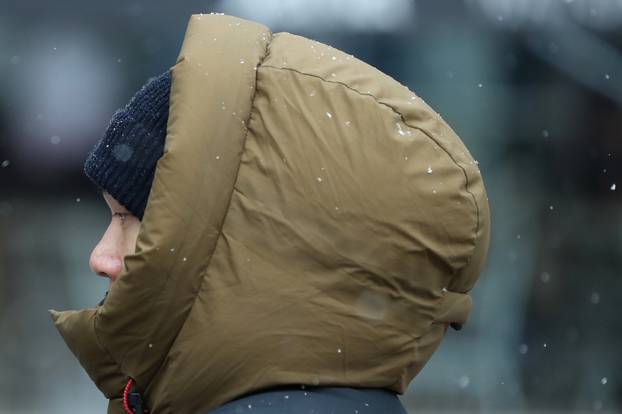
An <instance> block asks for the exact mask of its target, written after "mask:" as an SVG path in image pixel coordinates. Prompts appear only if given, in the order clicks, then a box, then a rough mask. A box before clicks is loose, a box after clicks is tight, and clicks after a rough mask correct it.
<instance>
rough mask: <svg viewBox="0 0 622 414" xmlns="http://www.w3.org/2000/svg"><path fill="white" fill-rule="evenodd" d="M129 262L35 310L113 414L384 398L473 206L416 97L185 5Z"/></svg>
mask: <svg viewBox="0 0 622 414" xmlns="http://www.w3.org/2000/svg"><path fill="white" fill-rule="evenodd" d="M171 73H172V85H171V94H170V108H169V109H170V114H169V121H168V128H167V137H166V145H165V150H164V155H163V156H162V158H160V160H159V161H158V164H157V168H156V172H155V178H154V181H153V186H152V188H151V193H150V195H149V201H148V204H147V207H146V210H145V214H144V218H143V221H142V223H141V228H140V233H139V236H138V241H137V245H136V251H135V253H134V254H132V255H129V256H126V258H125V269H124V271H123V273H122V275H121V276H120V277H119V278H118V280H117V281H116V283H115V284H114V285H113V286H112V288H111V290H110V292H109V294H108V297H107V299H106V300H105V302H104V303H103V304H102V305H101V306H97V307H95V308H92V309H84V310H73V311H64V312H55V311H52V314H53V319H54V322H55V324H56V326H57V328H58V330H59V331H60V333H61V334H62V336H63V338H64V339H65V341H66V342H67V344H68V346H69V348H70V349H71V350H72V352H73V353H74V354H75V355H76V357H77V358H78V359H79V361H80V363H81V364H82V365H83V366H84V368H85V369H86V371H87V372H88V374H89V376H90V377H91V378H92V379H93V381H94V382H95V384H96V385H97V387H99V389H100V390H101V391H102V392H103V393H104V394H105V396H106V397H107V398H109V399H110V405H109V409H108V412H109V413H121V412H123V411H122V407H121V401H120V397H121V394H122V391H123V387H124V385H125V383H126V381H127V379H128V378H129V377H131V378H134V379H135V381H136V384H137V386H138V389H139V390H140V391H141V392H142V394H143V396H144V398H145V400H146V405H147V407H148V408H149V409H150V410H151V412H152V413H154V414H159V413H175V414H179V413H194V412H197V411H200V410H206V411H207V410H209V409H212V408H214V407H217V406H219V405H221V404H223V403H225V402H227V401H230V400H232V399H234V398H236V397H239V396H241V395H244V394H246V393H249V392H252V391H255V390H259V389H262V388H266V387H272V386H276V385H285V384H304V385H307V386H310V387H311V386H322V385H331V386H340V385H342V386H351V387H378V388H386V389H390V390H394V391H395V392H399V393H403V392H404V391H405V389H406V387H407V386H408V384H409V382H410V381H411V380H412V378H413V377H414V376H415V375H416V374H417V373H418V372H419V371H420V370H421V368H422V367H423V366H424V364H425V363H426V362H427V361H428V360H429V358H430V356H431V355H432V353H433V352H434V350H435V349H436V348H437V346H438V344H439V343H440V341H441V339H442V337H443V336H444V334H445V331H446V326H447V324H449V323H457V324H462V323H464V322H465V321H466V320H467V317H468V313H469V310H470V308H471V300H470V297H469V295H468V291H469V290H470V289H471V288H472V287H473V285H474V283H475V281H476V280H477V278H478V276H479V274H480V272H481V269H482V266H483V264H484V260H485V256H486V251H487V249H488V244H489V232H490V228H489V227H490V215H489V210H488V202H487V197H486V193H485V190H484V185H483V182H482V177H481V174H480V171H479V169H478V167H477V165H476V163H475V162H474V160H473V158H472V157H471V155H470V154H469V152H468V150H467V149H466V148H465V146H464V145H463V143H462V142H461V140H460V139H459V138H458V136H457V135H456V134H455V133H454V131H453V130H452V129H451V128H450V127H449V126H448V125H447V123H446V122H444V121H443V119H442V118H441V117H440V116H439V115H438V114H437V113H436V112H435V111H434V110H433V109H431V108H430V107H429V106H428V105H426V103H425V102H424V101H423V100H422V99H421V98H419V97H418V96H416V94H414V93H413V92H411V91H409V90H408V89H407V88H406V87H404V86H403V85H401V84H399V83H398V82H397V81H395V80H394V79H392V78H390V77H389V76H387V75H385V74H383V73H382V72H380V71H378V70H377V69H375V68H373V67H371V66H370V65H368V64H366V63H364V62H362V61H360V60H358V59H356V58H354V57H352V56H351V55H348V54H346V53H344V52H342V51H339V50H337V49H334V48H332V47H330V46H327V45H325V44H322V43H319V42H316V41H312V40H309V39H306V38H303V37H300V36H296V35H293V34H289V33H276V34H273V33H271V31H270V30H269V29H268V28H267V27H265V26H263V25H261V24H258V23H255V22H250V21H246V20H242V19H239V18H235V17H231V16H225V15H193V16H192V17H191V19H190V21H189V24H188V28H187V31H186V34H185V38H184V41H183V46H182V48H181V51H180V53H179V57H178V59H177V63H176V64H175V65H174V66H173V67H172V68H171Z"/></svg>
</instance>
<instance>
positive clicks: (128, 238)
mask: <svg viewBox="0 0 622 414" xmlns="http://www.w3.org/2000/svg"><path fill="white" fill-rule="evenodd" d="M139 231H140V221H137V222H135V223H134V222H132V223H130V224H129V225H128V226H127V227H126V228H125V229H124V231H123V235H124V237H123V238H124V243H123V244H124V249H123V250H124V251H123V255H124V256H125V255H128V254H134V252H135V251H136V240H137V239H138V232H139Z"/></svg>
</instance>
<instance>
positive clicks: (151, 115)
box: [84, 71, 171, 284]
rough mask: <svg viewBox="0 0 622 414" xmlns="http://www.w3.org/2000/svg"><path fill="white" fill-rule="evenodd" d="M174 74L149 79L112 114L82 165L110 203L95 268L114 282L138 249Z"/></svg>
mask: <svg viewBox="0 0 622 414" xmlns="http://www.w3.org/2000/svg"><path fill="white" fill-rule="evenodd" d="M170 85H171V76H170V72H169V71H166V72H165V73H163V74H162V75H160V76H157V77H154V78H151V79H149V81H148V82H147V83H146V84H145V85H144V86H143V87H142V88H141V89H140V90H139V91H138V92H137V93H136V94H135V95H134V96H133V97H132V99H131V100H130V102H129V103H128V104H127V105H126V106H125V107H124V108H122V109H120V110H118V111H117V112H115V113H114V115H113V116H112V120H111V121H110V124H109V125H108V128H107V129H106V132H105V134H104V136H103V137H102V139H101V140H100V141H99V142H98V143H97V144H96V145H95V147H94V148H93V150H92V151H91V152H90V153H89V156H88V158H87V160H86V162H85V164H84V172H85V174H86V175H87V177H89V179H91V181H92V182H93V183H94V184H95V185H96V186H97V188H98V189H99V190H100V191H101V194H102V197H103V199H104V201H105V202H106V204H107V205H108V207H109V208H110V214H111V221H110V224H109V225H108V229H107V230H106V231H105V233H104V234H103V236H102V238H101V240H100V241H99V243H97V245H96V246H95V248H94V249H93V251H92V253H91V257H90V260H89V265H90V267H91V269H92V270H93V272H95V273H96V274H98V275H100V276H104V277H108V278H109V279H110V284H112V283H113V282H114V281H115V280H116V279H117V278H118V277H119V275H120V274H121V272H122V271H123V258H124V257H125V256H126V255H128V254H131V253H133V252H134V250H135V247H136V239H137V237H138V231H139V229H140V222H141V220H142V218H143V214H144V212H145V207H146V205H147V199H148V197H149V192H150V190H151V183H152V181H153V176H154V173H155V168H156V163H157V161H158V159H159V158H160V157H161V156H162V153H163V150H164V141H165V138H166V125H167V121H168V106H169V94H170Z"/></svg>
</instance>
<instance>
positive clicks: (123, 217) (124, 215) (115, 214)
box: [112, 213, 130, 221]
mask: <svg viewBox="0 0 622 414" xmlns="http://www.w3.org/2000/svg"><path fill="white" fill-rule="evenodd" d="M129 215H130V214H129V213H113V214H112V216H113V217H114V216H119V218H120V219H121V221H125V219H126V218H127V216H129Z"/></svg>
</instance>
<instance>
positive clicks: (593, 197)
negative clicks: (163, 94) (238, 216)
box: [0, 0, 622, 414]
mask: <svg viewBox="0 0 622 414" xmlns="http://www.w3.org/2000/svg"><path fill="white" fill-rule="evenodd" d="M200 12H203V13H209V12H224V13H227V14H233V15H237V16H240V17H243V18H248V19H252V20H257V21H260V22H262V23H264V24H266V25H268V26H269V27H271V28H272V29H273V31H275V32H278V31H288V32H293V33H297V34H301V35H303V36H307V37H311V38H314V39H317V40H319V41H321V42H324V43H328V44H330V45H332V46H335V47H337V48H339V49H342V50H344V51H346V52H348V53H351V54H354V55H355V56H356V57H358V58H360V59H362V60H364V61H366V62H368V63H370V64H372V65H374V66H376V67H377V68H379V69H380V70H382V71H384V72H386V73H388V74H389V75H391V76H392V77H394V78H395V79H397V80H399V81H400V82H402V83H403V84H405V85H406V86H408V87H409V88H410V89H411V90H412V91H414V92H415V93H416V94H417V95H419V96H421V97H422V98H423V99H424V100H425V101H426V102H427V103H428V104H429V105H431V106H432V107H433V108H434V109H435V110H437V111H438V112H439V113H440V114H441V115H442V116H443V118H444V119H445V120H446V121H447V122H448V123H449V124H450V125H451V126H452V128H453V129H454V130H455V131H456V132H457V133H458V135H459V136H461V138H462V140H463V141H464V142H465V143H466V145H467V147H468V148H469V149H470V151H471V153H472V154H473V156H474V157H475V158H476V159H477V160H478V161H479V167H480V169H481V172H482V175H483V177H484V181H485V184H486V187H487V191H488V195H489V198H490V205H491V211H492V242H491V248H490V251H489V256H488V262H487V266H486V269H485V272H484V273H483V274H482V277H481V280H480V282H479V284H478V285H477V286H476V288H475V289H474V290H473V291H472V295H473V298H474V304H475V307H474V310H473V313H472V315H471V319H470V321H469V323H468V324H467V325H466V326H465V328H464V329H463V330H462V331H460V332H455V331H453V330H449V331H448V335H447V336H446V338H445V340H444V341H443V343H442V344H441V347H440V349H439V350H438V351H437V353H436V354H435V355H434V356H433V357H432V360H431V361H430V362H429V363H428V365H427V366H426V367H425V368H424V369H423V371H422V372H421V373H420V375H419V376H418V377H417V378H415V380H414V381H413V382H412V383H411V385H410V387H409V389H408V391H407V392H406V393H405V394H404V395H403V396H402V397H401V398H402V401H403V402H404V404H405V405H406V407H407V408H408V410H409V412H411V413H436V412H461V413H462V412H474V413H475V412H478V413H484V412H486V413H497V412H515V413H539V412H542V413H543V412H547V413H548V412H564V413H568V412H570V413H575V412H576V413H578V412H608V413H620V412H622V352H621V351H622V311H621V307H620V303H622V295H621V292H622V162H621V161H622V159H621V156H622V136H621V132H620V129H621V127H622V106H621V104H622V0H436V1H431V0H427V1H426V0H417V1H415V0H386V1H381V0H340V1H337V0H332V1H331V0H313V1H309V0H306V1H303V0H291V1H277V0H222V1H207V0H203V1H195V0H192V1H185V2H171V1H169V2H166V1H162V0H157V1H156V0H151V1H146V0H142V1H119V0H111V1H107V2H83V1H77V0H64V1H54V2H50V1H41V0H40V1H34V0H21V1H19V2H18V1H8V0H0V413H12V414H22V413H69V412H76V411H80V412H93V413H96V412H102V413H103V412H105V409H106V401H105V400H104V398H103V396H102V395H101V394H100V393H99V391H97V389H96V388H95V387H94V386H93V385H92V383H91V381H90V380H89V378H88V377H87V376H86V374H85V373H84V371H83V370H82V369H81V368H80V366H79V365H78V362H77V361H76V360H75V359H74V358H73V356H72V354H71V353H70V351H69V350H68V349H67V348H66V346H65V344H64V342H63V341H62V339H61V337H60V336H59V335H58V333H57V332H56V330H55V329H54V327H53V325H52V322H51V320H50V318H49V315H48V313H47V309H49V308H55V309H77V308H83V307H92V306H94V305H95V304H96V303H97V302H99V300H101V298H102V297H103V294H104V292H105V290H106V288H107V281H106V280H104V279H103V278H98V277H95V276H94V275H93V274H92V273H91V271H90V270H89V267H88V258H89V254H90V251H91V249H92V247H93V246H94V245H95V244H96V242H97V241H98V240H99V237H100V236H101V234H102V233H103V231H104V230H105V228H106V226H107V224H108V220H109V211H108V210H107V207H106V206H105V203H104V202H103V200H101V199H100V198H99V197H98V195H97V193H96V191H95V189H94V188H93V187H92V186H91V184H90V183H89V182H88V180H87V179H86V178H85V177H84V176H83V174H82V171H81V169H82V163H83V161H84V159H85V157H86V154H87V152H88V151H89V150H90V148H91V147H92V146H93V145H94V143H95V142H96V141H97V140H98V139H99V138H100V136H101V135H102V133H103V131H104V130H105V128H106V126H107V124H108V121H109V119H110V117H111V116H112V114H113V112H114V111H115V110H116V109H117V108H119V107H121V106H123V105H124V104H125V103H126V102H127V101H128V100H129V98H130V97H131V96H132V95H133V94H134V92H135V91H136V90H137V89H138V88H139V87H140V86H141V85H142V84H143V83H145V81H146V80H147V79H148V78H149V77H151V76H153V75H156V74H159V73H161V72H163V71H165V70H167V69H168V68H169V67H171V66H172V65H173V64H174V63H175V59H176V57H177V54H178V52H179V48H180V46H181V41H182V39H183V35H184V31H185V28H186V24H187V21H188V18H189V16H190V14H192V13H200Z"/></svg>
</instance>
